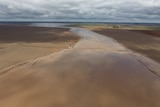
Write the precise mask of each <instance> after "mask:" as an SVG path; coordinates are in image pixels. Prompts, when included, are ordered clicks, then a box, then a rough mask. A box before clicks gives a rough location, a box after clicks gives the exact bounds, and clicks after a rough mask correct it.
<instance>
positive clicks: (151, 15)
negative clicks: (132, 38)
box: [0, 0, 160, 23]
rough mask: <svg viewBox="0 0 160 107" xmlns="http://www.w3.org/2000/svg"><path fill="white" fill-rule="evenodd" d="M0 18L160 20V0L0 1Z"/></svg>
mask: <svg viewBox="0 0 160 107" xmlns="http://www.w3.org/2000/svg"><path fill="white" fill-rule="evenodd" d="M0 21H107V22H158V23H159V22H160V0H0Z"/></svg>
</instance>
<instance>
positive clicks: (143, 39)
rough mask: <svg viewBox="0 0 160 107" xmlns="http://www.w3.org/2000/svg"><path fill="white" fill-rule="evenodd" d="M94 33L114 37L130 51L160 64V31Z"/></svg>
mask: <svg viewBox="0 0 160 107" xmlns="http://www.w3.org/2000/svg"><path fill="white" fill-rule="evenodd" d="M93 31H95V32H97V33H100V34H103V35H105V36H108V37H112V38H114V39H115V40H117V41H118V42H119V43H121V44H122V45H124V46H125V47H127V48H128V49H130V50H132V51H135V52H138V53H140V54H143V55H145V56H147V57H149V58H151V59H153V60H155V61H157V62H159V63H160V31H159V30H128V29H97V30H96V29H94V30H93Z"/></svg>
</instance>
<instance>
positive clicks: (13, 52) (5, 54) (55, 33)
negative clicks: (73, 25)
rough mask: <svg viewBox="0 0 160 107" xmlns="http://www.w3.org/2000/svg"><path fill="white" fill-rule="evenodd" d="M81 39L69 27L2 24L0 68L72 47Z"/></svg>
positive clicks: (0, 29) (0, 31)
mask: <svg viewBox="0 0 160 107" xmlns="http://www.w3.org/2000/svg"><path fill="white" fill-rule="evenodd" d="M78 40H79V37H78V36H75V35H74V34H73V33H71V32H69V29H67V28H65V29H64V28H43V27H29V26H9V25H8V26H7V25H5V26H2V25H1V26H0V70H3V69H5V68H7V67H10V66H12V65H15V64H18V63H22V62H24V61H27V60H31V59H35V58H38V57H40V56H45V55H48V54H51V53H53V52H57V51H60V50H62V49H66V48H68V47H71V46H72V45H73V44H74V43H76V42H77V41H78Z"/></svg>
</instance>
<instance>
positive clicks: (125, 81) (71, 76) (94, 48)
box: [0, 28, 160, 107]
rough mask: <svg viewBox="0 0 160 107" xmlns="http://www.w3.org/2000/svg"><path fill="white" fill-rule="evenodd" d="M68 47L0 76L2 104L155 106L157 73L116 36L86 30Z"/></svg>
mask: <svg viewBox="0 0 160 107" xmlns="http://www.w3.org/2000/svg"><path fill="white" fill-rule="evenodd" d="M72 31H73V32H75V33H77V34H79V35H81V36H83V39H82V40H81V41H80V42H78V43H77V44H76V45H75V47H74V48H73V49H68V50H64V51H61V52H58V53H56V54H52V55H49V56H46V57H42V58H38V59H36V60H34V61H31V62H30V63H28V64H25V65H23V66H21V67H17V68H15V69H13V70H11V71H10V72H8V73H7V74H4V75H2V76H1V78H0V84H1V85H0V105H1V106H2V107H10V106H13V107H22V106H23V107H160V102H159V99H160V78H159V77H158V76H156V75H155V74H153V73H152V72H150V71H149V70H148V69H147V68H146V67H145V66H144V65H143V64H141V63H140V62H139V61H137V59H136V58H135V57H133V56H131V54H130V52H129V51H128V50H127V49H125V48H124V47H123V46H121V45H119V44H118V43H117V42H116V41H114V40H112V39H110V38H105V37H103V36H102V35H98V34H96V33H93V32H91V31H88V30H83V29H76V28H75V29H72Z"/></svg>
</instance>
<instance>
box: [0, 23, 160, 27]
mask: <svg viewBox="0 0 160 107" xmlns="http://www.w3.org/2000/svg"><path fill="white" fill-rule="evenodd" d="M86 24H87V25H101V24H111V25H116V24H118V25H139V26H141V25H144V26H160V23H127V22H0V25H27V26H40V27H64V26H68V25H86Z"/></svg>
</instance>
